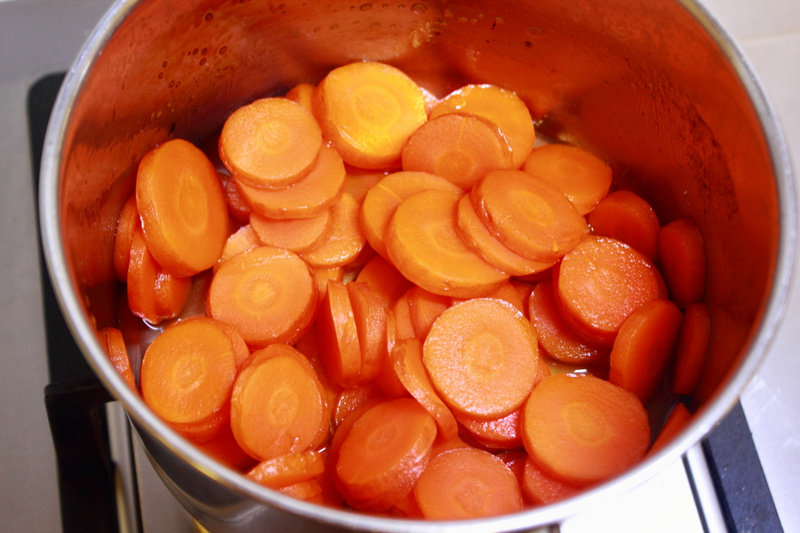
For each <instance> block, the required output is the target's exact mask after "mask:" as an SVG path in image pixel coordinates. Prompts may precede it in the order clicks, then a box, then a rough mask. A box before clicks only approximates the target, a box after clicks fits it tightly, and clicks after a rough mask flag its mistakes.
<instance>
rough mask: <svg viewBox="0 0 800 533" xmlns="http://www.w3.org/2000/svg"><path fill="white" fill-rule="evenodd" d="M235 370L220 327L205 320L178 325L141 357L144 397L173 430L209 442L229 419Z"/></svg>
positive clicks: (167, 330)
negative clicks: (228, 412)
mask: <svg viewBox="0 0 800 533" xmlns="http://www.w3.org/2000/svg"><path fill="white" fill-rule="evenodd" d="M199 318H202V317H199ZM236 371H237V368H236V358H235V356H234V353H233V348H232V346H231V341H230V338H229V337H228V335H227V334H226V333H225V331H224V330H223V329H222V328H221V327H219V326H218V325H216V323H215V322H214V321H212V320H207V319H202V320H201V319H193V318H190V319H187V320H182V321H178V322H175V323H173V324H171V325H170V326H168V327H167V328H165V329H164V331H163V332H162V333H161V334H160V335H159V336H158V337H156V338H155V340H154V341H153V342H152V343H151V344H150V346H148V348H147V350H146V351H145V353H144V357H143V358H142V369H141V388H142V397H143V399H144V401H145V402H146V403H147V405H148V406H150V408H151V409H152V410H153V411H154V412H155V413H156V414H157V415H158V416H160V417H161V418H162V419H163V420H164V421H165V422H166V423H167V424H169V425H170V426H172V427H173V428H174V429H175V430H176V431H178V432H180V433H182V434H183V435H185V436H187V437H188V438H192V439H196V440H198V441H202V440H209V439H210V438H211V437H213V436H214V435H216V434H217V433H218V432H219V431H220V429H221V428H222V427H223V425H224V424H225V423H226V421H227V419H228V414H227V405H228V402H229V399H230V394H231V390H232V388H233V383H234V380H235V379H236Z"/></svg>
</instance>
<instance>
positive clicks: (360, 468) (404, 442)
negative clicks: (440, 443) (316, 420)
mask: <svg viewBox="0 0 800 533" xmlns="http://www.w3.org/2000/svg"><path fill="white" fill-rule="evenodd" d="M435 438H436V424H435V422H434V420H433V418H432V417H431V415H430V414H428V412H427V411H426V410H425V409H423V408H422V406H420V404H419V403H417V401H416V400H414V399H412V398H399V399H396V400H390V401H387V402H382V403H379V404H377V405H375V406H373V407H371V408H370V409H368V410H367V411H366V412H364V414H362V415H361V416H360V417H359V418H358V419H357V420H356V421H355V422H354V423H353V425H352V427H351V428H350V429H349V431H348V432H347V434H346V435H345V436H344V439H343V440H342V442H341V445H340V446H339V449H338V457H337V458H336V461H335V463H334V471H335V479H336V481H337V483H338V485H339V486H340V488H341V492H342V495H343V496H344V499H345V500H346V501H347V502H348V503H349V504H350V505H351V506H352V507H354V508H356V509H362V510H370V511H384V510H388V509H390V508H391V507H392V506H393V504H394V502H399V501H401V500H402V499H403V498H404V497H406V496H407V495H408V494H409V493H411V491H412V489H413V488H414V485H415V484H416V483H417V479H418V478H419V476H420V474H421V473H422V471H423V469H424V468H425V465H426V464H427V463H428V458H429V457H430V454H431V447H432V446H433V441H434V439H435Z"/></svg>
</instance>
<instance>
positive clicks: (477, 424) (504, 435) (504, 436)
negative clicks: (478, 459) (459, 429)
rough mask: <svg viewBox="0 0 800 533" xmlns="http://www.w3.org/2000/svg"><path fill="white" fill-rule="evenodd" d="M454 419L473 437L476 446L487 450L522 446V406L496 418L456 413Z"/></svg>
mask: <svg viewBox="0 0 800 533" xmlns="http://www.w3.org/2000/svg"><path fill="white" fill-rule="evenodd" d="M456 420H458V422H459V424H461V425H462V426H463V427H464V429H466V430H467V432H468V433H469V435H470V436H472V437H473V438H474V439H475V442H476V443H477V445H478V446H480V447H482V448H486V449H489V450H508V449H514V448H519V447H521V446H522V408H521V407H520V408H517V409H514V410H513V411H511V412H510V413H508V414H507V415H504V416H501V417H498V418H489V419H484V418H476V417H472V416H468V415H465V414H463V413H458V414H457V415H456Z"/></svg>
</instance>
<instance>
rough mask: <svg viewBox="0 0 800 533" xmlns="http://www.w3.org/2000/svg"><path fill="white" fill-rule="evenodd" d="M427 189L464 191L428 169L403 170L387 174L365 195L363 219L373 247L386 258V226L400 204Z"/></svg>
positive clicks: (368, 238) (362, 206)
mask: <svg viewBox="0 0 800 533" xmlns="http://www.w3.org/2000/svg"><path fill="white" fill-rule="evenodd" d="M428 189H436V190H443V191H452V192H454V193H457V192H461V189H460V188H459V187H457V186H456V185H454V184H452V183H450V182H449V181H447V180H446V179H444V178H442V177H440V176H436V175H434V174H429V173H427V172H411V171H400V172H394V173H392V174H389V175H387V176H386V177H385V178H383V179H382V180H381V181H379V182H378V183H377V184H375V185H374V186H373V187H372V188H370V190H369V191H367V194H366V195H365V196H364V201H363V202H362V204H361V214H360V222H361V228H362V230H363V231H364V236H365V237H366V239H367V242H369V244H370V246H372V248H373V249H374V250H375V251H376V252H378V254H379V255H381V256H383V257H388V256H387V254H386V245H385V243H384V236H385V234H386V227H387V226H388V225H389V221H390V220H391V218H392V215H394V212H395V210H397V206H399V205H400V203H401V202H402V201H403V200H405V199H406V198H408V197H409V196H411V195H413V194H416V193H418V192H422V191H426V190H428Z"/></svg>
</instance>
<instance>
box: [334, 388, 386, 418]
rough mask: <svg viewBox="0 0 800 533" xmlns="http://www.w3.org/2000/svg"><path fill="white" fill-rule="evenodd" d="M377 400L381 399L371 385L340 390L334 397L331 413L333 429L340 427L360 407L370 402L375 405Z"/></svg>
mask: <svg viewBox="0 0 800 533" xmlns="http://www.w3.org/2000/svg"><path fill="white" fill-rule="evenodd" d="M379 399H381V396H380V393H379V392H378V390H377V389H376V388H375V387H374V386H373V385H372V384H371V383H369V384H366V385H356V386H354V387H348V388H346V389H342V390H341V391H340V392H339V394H337V395H336V399H335V400H334V404H333V411H332V413H331V415H332V417H333V418H332V422H333V425H334V427H339V426H340V425H342V423H344V421H345V419H346V418H347V417H348V416H350V415H351V414H352V413H354V412H356V411H358V410H359V409H361V407H363V406H365V405H367V404H369V403H370V402H371V403H377V401H378V400H379Z"/></svg>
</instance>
